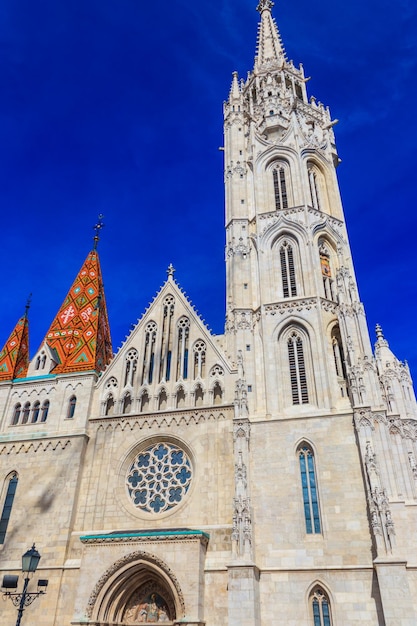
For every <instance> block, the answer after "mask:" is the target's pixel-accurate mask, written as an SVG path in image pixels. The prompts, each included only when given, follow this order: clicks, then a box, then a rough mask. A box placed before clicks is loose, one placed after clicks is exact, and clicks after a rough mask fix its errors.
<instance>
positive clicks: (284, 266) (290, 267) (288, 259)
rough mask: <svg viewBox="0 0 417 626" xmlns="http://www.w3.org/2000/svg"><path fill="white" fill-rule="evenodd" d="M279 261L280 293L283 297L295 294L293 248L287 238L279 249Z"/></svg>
mask: <svg viewBox="0 0 417 626" xmlns="http://www.w3.org/2000/svg"><path fill="white" fill-rule="evenodd" d="M279 259H280V263H281V277H282V293H283V295H284V298H290V297H292V296H296V295H297V283H296V279H295V266H294V250H293V247H292V245H291V243H290V242H289V241H288V240H284V241H283V242H282V244H281V247H280V249H279Z"/></svg>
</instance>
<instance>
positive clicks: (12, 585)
mask: <svg viewBox="0 0 417 626" xmlns="http://www.w3.org/2000/svg"><path fill="white" fill-rule="evenodd" d="M40 559H41V555H40V554H39V552H38V551H37V550H36V548H35V544H33V546H32V547H31V548H30V550H27V551H26V552H25V553H24V555H23V556H22V573H23V575H24V581H25V582H24V583H23V591H22V593H17V592H16V591H9V590H10V589H17V583H18V580H19V576H15V575H13V574H6V575H5V576H4V577H3V584H2V588H3V597H4V598H10V600H11V601H12V602H13V604H14V606H15V607H17V622H16V626H20V622H21V620H22V615H23V611H24V610H25V608H26V607H27V606H29V605H30V604H32V602H33V601H34V600H36V598H37V597H38V596H40V595H42V594H44V593H46V588H47V586H48V581H47V580H45V579H42V578H40V579H39V580H38V590H37V591H32V592H30V593H29V592H28V590H27V589H28V584H29V580H30V575H31V574H33V573H34V572H36V568H37V567H38V563H39V561H40ZM25 574H26V576H25Z"/></svg>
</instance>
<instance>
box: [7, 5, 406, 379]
mask: <svg viewBox="0 0 417 626" xmlns="http://www.w3.org/2000/svg"><path fill="white" fill-rule="evenodd" d="M256 4H257V2H256V0H219V1H218V2H216V3H213V2H199V3H196V2H194V1H192V0H177V2H175V3H173V2H168V0H160V1H159V2H157V3H150V2H139V0H118V1H117V2H115V1H114V0H61V1H60V2H56V0H39V1H38V2H33V0H32V1H30V0H2V2H1V4H0V46H1V54H0V81H1V94H2V97H1V100H0V206H1V222H0V223H1V242H2V243H1V245H2V257H1V258H2V290H1V299H0V302H1V308H0V343H1V344H2V345H3V343H4V341H5V340H6V338H7V336H8V334H9V332H10V331H11V329H12V327H13V326H14V324H15V322H16V320H17V318H18V317H19V316H20V315H21V314H22V313H23V311H24V305H25V302H26V298H27V296H28V294H29V293H31V292H32V293H33V300H32V306H31V311H30V320H31V352H32V353H33V352H34V351H35V350H36V349H37V347H38V345H39V343H40V342H41V340H42V338H43V337H44V335H45V333H46V331H47V330H48V327H49V324H50V322H51V321H52V318H53V317H54V315H55V313H56V311H57V310H58V307H59V306H60V304H61V302H62V300H63V298H64V297H65V294H66V291H67V290H68V288H69V286H70V284H71V282H72V280H73V278H74V276H75V274H76V272H77V271H78V269H79V267H80V266H81V264H82V262H83V260H84V258H85V257H86V255H87V253H88V251H89V249H90V248H91V246H92V236H93V230H92V227H93V225H94V224H95V222H96V219H97V215H98V213H103V214H104V215H105V224H106V225H105V228H104V230H103V232H102V239H101V241H100V245H99V252H100V258H101V263H102V270H103V275H104V282H105V289H106V298H107V305H108V310H109V316H110V325H111V330H112V337H113V343H114V348H116V347H117V346H118V345H120V343H121V341H122V340H123V338H124V336H125V335H126V334H127V333H128V332H129V330H130V327H131V324H132V323H134V322H135V321H136V319H137V318H138V317H139V316H140V315H141V314H142V312H143V310H144V308H145V307H146V306H147V304H148V302H149V301H150V300H151V299H152V297H153V296H154V294H155V292H156V291H157V289H158V288H159V286H160V285H161V284H162V282H163V281H164V280H165V277H166V268H167V266H168V265H169V263H170V262H172V263H173V264H174V266H175V267H176V270H177V272H176V278H177V280H178V281H179V282H180V284H181V285H182V287H183V288H184V289H185V290H186V292H187V293H188V295H189V297H190V298H191V300H192V301H193V303H195V306H196V308H197V309H198V310H199V311H200V313H201V315H202V316H203V318H205V319H206V321H207V323H208V324H209V326H211V328H212V329H213V330H214V332H216V333H221V332H223V325H224V301H225V284H224V262H223V257H224V231H223V223H224V218H223V212H224V199H223V163H222V156H223V155H222V153H221V152H219V151H218V147H219V146H221V145H222V143H223V139H222V102H223V100H224V99H225V98H226V97H227V94H228V91H229V87H230V81H231V74H232V71H233V70H238V72H239V74H240V75H241V76H245V75H246V72H247V71H248V70H250V69H252V67H253V57H254V52H255V43H256V29H257V23H258V17H259V16H258V13H257V12H256V11H255V8H256ZM273 12H274V16H275V17H276V19H277V21H278V25H279V27H280V31H281V35H282V38H283V40H284V45H285V48H286V51H287V54H288V56H289V58H292V59H294V62H295V63H296V64H298V63H299V62H302V63H303V65H304V68H305V72H306V75H308V76H311V77H312V79H311V81H310V82H309V83H308V90H309V95H314V96H316V97H317V99H318V100H321V101H322V102H323V103H324V104H325V105H329V106H330V108H331V111H332V115H333V117H334V118H338V119H339V120H340V122H339V124H338V125H337V126H336V128H335V132H336V139H337V145H338V150H339V154H340V157H341V159H342V164H341V165H340V167H339V170H338V175H339V180H340V185H341V192H342V198H343V203H344V208H345V213H346V219H347V224H348V230H349V233H350V239H351V245H352V251H353V258H354V261H355V267H356V272H357V277H358V282H359V288H360V293H361V297H362V300H363V301H364V304H365V309H366V312H367V317H368V323H369V326H370V329H371V336H372V340H374V332H373V328H374V326H375V323H376V322H379V323H380V324H381V325H382V326H383V329H384V332H385V335H386V337H387V339H388V340H389V342H390V345H391V347H392V349H393V350H394V351H395V353H396V355H397V356H398V357H399V358H401V359H408V360H409V362H410V365H411V367H412V371H413V372H414V375H415V376H416V377H417V344H416V337H417V330H416V325H415V323H414V319H415V306H416V303H417V286H416V280H415V274H416V269H417V268H416V253H415V249H416V246H415V238H416V230H417V228H416V227H417V218H416V192H417V175H416V173H415V170H416V167H415V154H416V148H415V138H416V136H417V132H416V131H417V116H416V113H415V108H416V107H415V101H416V96H417V88H416V80H415V76H416V70H417V67H416V66H417V43H416V42H417V7H416V4H415V2H411V1H408V0H397V2H396V3H395V4H393V3H392V2H388V1H387V0H378V1H377V0H366V1H365V2H362V3H359V2H358V1H357V0H354V1H351V2H346V1H345V0H343V1H341V0H331V1H330V0H320V2H318V3H314V4H312V3H311V2H309V1H308V0H299V1H298V2H297V3H294V2H290V0H281V1H280V2H277V3H276V6H275V7H274V11H273Z"/></svg>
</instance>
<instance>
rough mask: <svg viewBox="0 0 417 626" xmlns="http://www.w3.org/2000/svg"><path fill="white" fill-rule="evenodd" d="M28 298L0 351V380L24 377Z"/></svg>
mask: <svg viewBox="0 0 417 626" xmlns="http://www.w3.org/2000/svg"><path fill="white" fill-rule="evenodd" d="M29 305H30V299H28V302H27V304H26V310H25V314H24V315H23V317H21V318H20V320H19V321H18V322H17V324H16V326H15V327H14V329H13V332H12V333H11V335H10V337H9V338H8V340H7V341H6V343H5V345H4V347H3V350H2V351H1V352H0V381H2V380H13V379H15V378H25V376H26V374H27V371H28V366H29V320H28V311H29Z"/></svg>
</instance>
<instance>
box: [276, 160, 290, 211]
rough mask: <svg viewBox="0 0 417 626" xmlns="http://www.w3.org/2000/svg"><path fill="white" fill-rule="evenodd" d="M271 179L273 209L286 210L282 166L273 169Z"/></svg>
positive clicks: (286, 198)
mask: <svg viewBox="0 0 417 626" xmlns="http://www.w3.org/2000/svg"><path fill="white" fill-rule="evenodd" d="M272 178H273V181H274V196H275V208H276V210H277V211H278V210H279V209H287V208H288V194H287V181H286V177H285V168H284V167H283V166H282V165H278V166H277V167H275V168H274V169H273V171H272Z"/></svg>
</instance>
